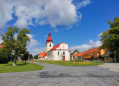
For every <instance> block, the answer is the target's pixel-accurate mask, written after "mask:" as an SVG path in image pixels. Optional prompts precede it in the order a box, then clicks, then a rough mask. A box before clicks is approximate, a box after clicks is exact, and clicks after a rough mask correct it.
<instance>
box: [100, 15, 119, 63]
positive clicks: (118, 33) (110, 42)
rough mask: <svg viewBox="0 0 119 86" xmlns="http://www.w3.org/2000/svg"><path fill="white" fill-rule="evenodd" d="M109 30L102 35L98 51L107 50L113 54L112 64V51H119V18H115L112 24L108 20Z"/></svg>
mask: <svg viewBox="0 0 119 86" xmlns="http://www.w3.org/2000/svg"><path fill="white" fill-rule="evenodd" d="M108 23H109V25H110V28H109V29H108V30H107V31H104V32H103V33H102V35H101V36H100V37H101V40H100V41H101V42H102V46H101V47H100V49H102V48H103V49H105V48H106V49H108V50H109V51H110V53H111V54H113V55H112V56H113V57H112V58H113V62H114V57H115V54H114V51H116V52H118V51H119V18H117V17H115V18H114V20H113V22H111V21H109V20H108Z"/></svg>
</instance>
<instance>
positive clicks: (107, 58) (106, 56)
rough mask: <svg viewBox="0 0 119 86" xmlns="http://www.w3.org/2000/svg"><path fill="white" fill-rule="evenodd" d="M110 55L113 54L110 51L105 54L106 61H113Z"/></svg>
mask: <svg viewBox="0 0 119 86" xmlns="http://www.w3.org/2000/svg"><path fill="white" fill-rule="evenodd" d="M110 54H111V53H110V51H109V50H106V51H105V53H104V54H103V57H104V60H112V58H111V57H110ZM114 54H116V51H115V52H114ZM115 60H116V59H115Z"/></svg>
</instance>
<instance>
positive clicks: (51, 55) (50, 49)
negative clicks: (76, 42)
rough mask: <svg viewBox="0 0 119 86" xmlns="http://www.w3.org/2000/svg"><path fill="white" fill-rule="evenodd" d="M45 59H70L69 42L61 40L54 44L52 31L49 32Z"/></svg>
mask: <svg viewBox="0 0 119 86" xmlns="http://www.w3.org/2000/svg"><path fill="white" fill-rule="evenodd" d="M45 53H46V54H45V58H44V60H66V61H69V60H70V52H69V49H68V43H64V42H61V43H59V44H57V45H55V46H53V40H52V38H51V33H50V32H49V34H48V38H47V40H46V52H45Z"/></svg>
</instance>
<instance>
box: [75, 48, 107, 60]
mask: <svg viewBox="0 0 119 86" xmlns="http://www.w3.org/2000/svg"><path fill="white" fill-rule="evenodd" d="M105 51H106V49H101V50H99V47H96V48H92V49H88V50H87V51H85V52H80V53H77V54H75V55H74V57H77V58H78V59H81V58H83V59H90V58H91V55H94V57H95V58H94V59H97V58H98V55H97V54H99V55H103V54H104V53H105Z"/></svg>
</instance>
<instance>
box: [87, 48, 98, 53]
mask: <svg viewBox="0 0 119 86" xmlns="http://www.w3.org/2000/svg"><path fill="white" fill-rule="evenodd" d="M98 48H99V47H96V48H92V49H88V50H87V51H86V53H87V52H94V51H99V49H98Z"/></svg>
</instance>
